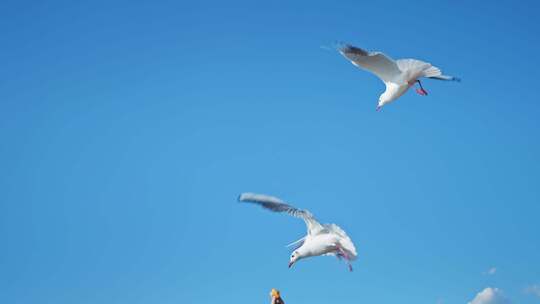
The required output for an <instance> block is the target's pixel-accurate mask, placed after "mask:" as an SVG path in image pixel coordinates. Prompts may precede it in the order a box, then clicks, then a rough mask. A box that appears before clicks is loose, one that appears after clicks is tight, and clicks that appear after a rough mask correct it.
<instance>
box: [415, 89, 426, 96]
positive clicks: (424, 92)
mask: <svg viewBox="0 0 540 304" xmlns="http://www.w3.org/2000/svg"><path fill="white" fill-rule="evenodd" d="M416 93H418V94H419V95H422V96H427V95H428V92H427V91H426V90H424V89H423V88H417V89H416Z"/></svg>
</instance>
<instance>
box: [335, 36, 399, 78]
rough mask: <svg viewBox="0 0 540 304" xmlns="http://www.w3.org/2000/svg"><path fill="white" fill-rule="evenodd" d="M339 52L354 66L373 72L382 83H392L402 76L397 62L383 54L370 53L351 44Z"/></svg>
mask: <svg viewBox="0 0 540 304" xmlns="http://www.w3.org/2000/svg"><path fill="white" fill-rule="evenodd" d="M339 52H340V53H341V54H342V55H343V56H345V57H346V58H347V59H349V60H350V61H351V62H352V63H353V64H354V65H356V66H358V67H360V68H363V69H366V70H368V71H370V72H372V73H373V74H375V75H377V77H379V78H380V79H381V80H382V81H385V82H386V81H391V80H392V79H393V78H395V77H396V76H398V75H400V74H401V70H400V69H399V67H398V66H397V64H396V62H395V61H394V60H393V59H392V58H390V57H388V56H386V55H385V54H383V53H381V52H368V51H366V50H364V49H361V48H359V47H355V46H352V45H350V44H346V45H344V46H343V47H341V48H339Z"/></svg>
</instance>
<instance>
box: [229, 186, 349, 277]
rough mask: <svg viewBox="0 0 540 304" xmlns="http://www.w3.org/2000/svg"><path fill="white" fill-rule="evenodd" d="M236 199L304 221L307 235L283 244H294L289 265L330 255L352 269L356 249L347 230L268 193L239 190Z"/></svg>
mask: <svg viewBox="0 0 540 304" xmlns="http://www.w3.org/2000/svg"><path fill="white" fill-rule="evenodd" d="M238 201H240V202H248V203H254V204H258V205H261V206H262V207H263V208H266V209H268V210H270V211H273V212H285V213H287V214H289V215H292V216H295V217H298V218H301V219H303V220H304V222H305V223H306V226H307V235H306V236H305V237H303V238H301V239H299V240H298V241H295V242H293V243H291V244H289V245H287V247H290V246H295V249H294V251H293V252H292V254H291V258H290V260H289V268H291V267H292V266H293V265H294V263H296V262H297V261H298V260H300V259H304V258H308V257H313V256H319V255H333V256H336V257H337V258H338V259H339V260H341V259H343V260H345V262H346V263H347V265H348V268H349V271H352V265H351V261H353V260H355V259H356V256H357V254H356V248H355V247H354V244H353V242H352V241H351V239H350V238H349V236H347V233H345V231H343V229H341V228H340V227H339V226H337V225H335V224H321V223H319V222H318V221H317V220H316V219H315V217H313V214H311V213H310V212H309V211H308V210H301V209H297V208H295V207H293V206H291V205H288V204H287V203H285V202H284V201H282V200H281V199H279V198H277V197H273V196H269V195H264V194H255V193H242V194H241V195H240V196H239V197H238Z"/></svg>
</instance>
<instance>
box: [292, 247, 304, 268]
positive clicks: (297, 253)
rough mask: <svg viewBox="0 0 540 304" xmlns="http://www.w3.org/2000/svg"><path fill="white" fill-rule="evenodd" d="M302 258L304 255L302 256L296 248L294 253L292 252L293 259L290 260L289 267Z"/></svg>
mask: <svg viewBox="0 0 540 304" xmlns="http://www.w3.org/2000/svg"><path fill="white" fill-rule="evenodd" d="M301 258H302V257H301V256H300V253H299V252H298V250H295V251H294V252H293V253H291V259H290V260H289V268H291V267H292V265H294V263H296V261H298V260H299V259H301Z"/></svg>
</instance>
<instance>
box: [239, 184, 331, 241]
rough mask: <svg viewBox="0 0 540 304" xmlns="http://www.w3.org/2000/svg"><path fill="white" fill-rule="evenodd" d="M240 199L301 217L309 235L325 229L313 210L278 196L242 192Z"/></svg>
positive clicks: (274, 210)
mask: <svg viewBox="0 0 540 304" xmlns="http://www.w3.org/2000/svg"><path fill="white" fill-rule="evenodd" d="M238 201H240V202H248V203H255V204H258V205H261V206H262V207H263V208H265V209H268V210H270V211H273V212H285V213H287V214H289V215H292V216H295V217H298V218H301V219H303V220H304V222H305V223H306V226H307V231H308V235H313V234H317V233H318V232H320V231H321V230H323V226H322V225H321V224H320V223H319V222H318V221H317V220H316V219H315V218H314V217H313V214H311V212H309V211H307V210H301V209H297V208H295V207H293V206H291V205H288V204H287V203H285V202H284V201H282V200H280V199H279V198H277V197H273V196H269V195H264V194H255V193H242V194H241V195H240V196H239V197H238Z"/></svg>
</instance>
